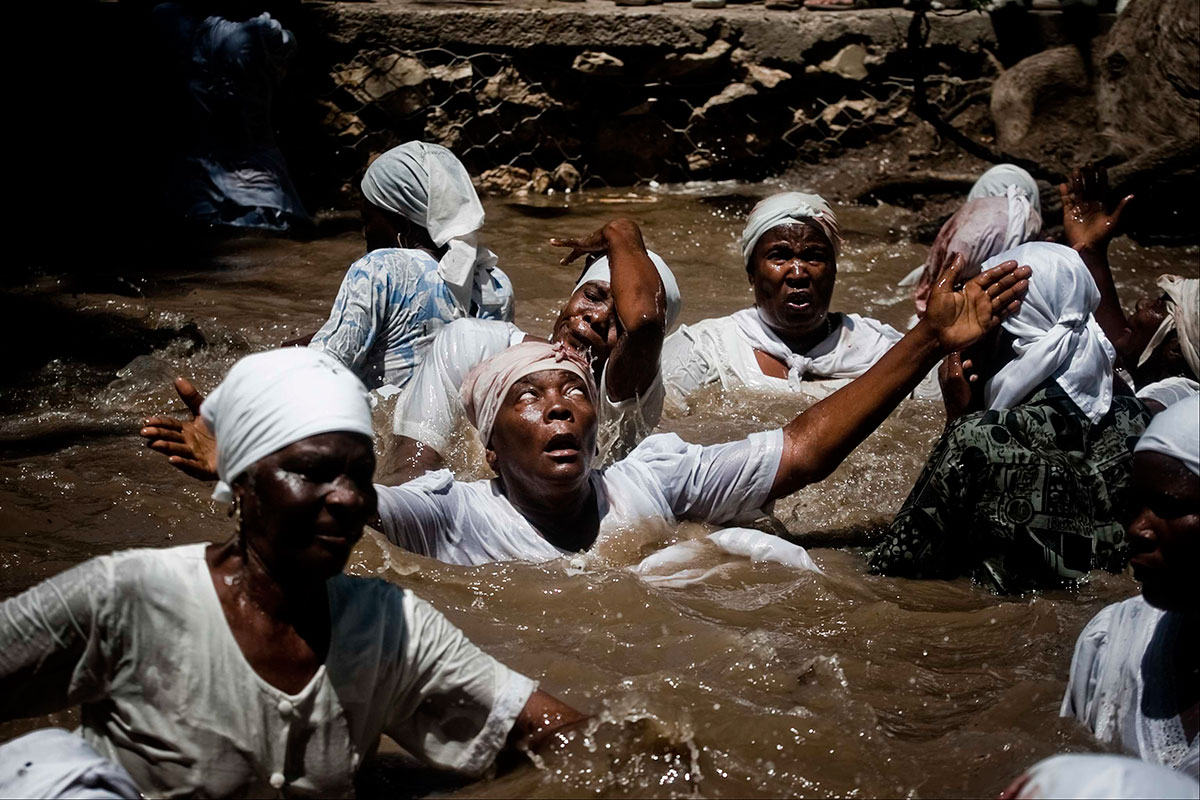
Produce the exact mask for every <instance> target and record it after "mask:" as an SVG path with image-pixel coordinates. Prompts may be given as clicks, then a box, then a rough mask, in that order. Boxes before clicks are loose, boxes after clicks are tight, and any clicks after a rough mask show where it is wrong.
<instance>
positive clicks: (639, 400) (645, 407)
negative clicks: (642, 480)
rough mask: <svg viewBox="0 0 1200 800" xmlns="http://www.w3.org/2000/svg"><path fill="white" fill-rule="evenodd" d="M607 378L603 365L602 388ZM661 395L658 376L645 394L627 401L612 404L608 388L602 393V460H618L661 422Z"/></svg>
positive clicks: (663, 394)
mask: <svg viewBox="0 0 1200 800" xmlns="http://www.w3.org/2000/svg"><path fill="white" fill-rule="evenodd" d="M609 363H611V362H609ZM607 378H608V364H605V365H604V370H603V372H602V373H601V375H600V385H601V386H602V387H607V386H608V380H607ZM664 396H665V393H664V391H663V380H662V374H661V373H659V374H657V375H655V376H654V381H653V382H652V383H651V384H650V386H649V387H647V388H646V391H644V392H642V393H641V394H639V395H635V396H634V397H630V398H629V399H627V400H620V401H614V400H613V399H612V398H610V397H609V396H608V389H607V388H605V389H604V390H603V392H602V393H601V398H600V408H599V414H598V417H599V430H598V432H597V444H598V449H599V451H600V454H601V457H602V458H603V460H604V461H606V462H607V463H612V462H614V461H620V460H621V459H622V458H624V457H625V456H627V455H629V453H630V451H632V450H633V449H634V448H635V447H637V446H638V445H639V444H640V443H641V442H642V440H643V439H645V438H646V437H647V436H649V435H650V432H651V431H653V430H654V429H655V428H656V427H657V426H658V421H659V420H660V419H662V410H663V397H664Z"/></svg>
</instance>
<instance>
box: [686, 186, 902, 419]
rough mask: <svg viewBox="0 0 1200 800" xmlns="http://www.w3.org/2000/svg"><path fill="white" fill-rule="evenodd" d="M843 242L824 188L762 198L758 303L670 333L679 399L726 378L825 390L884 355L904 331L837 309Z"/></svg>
mask: <svg viewBox="0 0 1200 800" xmlns="http://www.w3.org/2000/svg"><path fill="white" fill-rule="evenodd" d="M841 248H842V237H841V229H840V226H839V225H838V221H837V217H836V215H835V214H834V212H833V209H832V208H831V207H830V206H829V204H828V203H827V202H825V200H824V199H823V198H821V197H820V196H818V195H815V194H804V193H802V192H783V193H781V194H777V195H773V196H771V197H768V198H767V199H765V200H763V201H762V202H760V203H759V204H758V205H756V206H755V207H754V209H753V211H751V213H750V217H749V218H748V219H747V221H746V227H745V229H744V230H743V232H742V240H741V253H742V261H743V264H744V266H745V268H746V273H747V276H748V278H749V280H750V285H751V286H752V287H753V289H754V299H755V305H754V307H753V308H748V309H743V310H742V311H738V312H736V313H734V314H732V315H730V316H728V317H718V318H715V319H707V320H703V321H701V322H698V323H696V324H695V325H683V326H680V328H679V330H678V331H676V332H675V333H674V334H672V335H671V336H670V337H668V339H667V342H666V344H665V345H664V347H663V374H664V379H665V380H666V382H667V385H668V386H669V387H670V389H671V391H672V393H673V394H674V395H676V397H677V399H679V400H681V401H682V400H684V399H685V398H686V397H687V395H689V394H691V393H692V392H695V391H696V390H698V389H700V388H702V387H704V386H707V385H710V384H713V383H718V382H719V383H720V384H721V386H722V387H724V388H732V387H735V386H745V387H750V388H754V389H763V390H769V391H782V392H801V393H805V394H810V395H812V396H816V397H820V396H824V395H825V394H828V393H829V392H831V391H834V390H836V389H837V388H839V387H841V386H844V385H845V384H846V382H847V381H849V380H850V379H852V378H855V377H858V376H859V375H862V374H863V373H864V372H866V371H867V370H868V369H869V368H870V367H871V365H872V364H874V363H875V362H876V361H878V360H879V358H880V357H881V356H882V355H883V354H884V353H885V352H887V350H888V348H890V347H891V346H892V345H893V344H895V343H896V342H897V341H899V339H900V333H899V332H898V331H896V330H895V329H893V328H892V327H891V326H889V325H884V324H883V323H880V322H877V321H875V320H873V319H869V318H866V317H861V316H859V315H857V314H839V313H830V312H829V303H830V299H831V297H832V295H833V286H834V279H835V277H836V274H837V257H838V255H839V253H840V252H841Z"/></svg>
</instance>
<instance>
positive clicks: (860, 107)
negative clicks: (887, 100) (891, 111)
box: [820, 97, 879, 131]
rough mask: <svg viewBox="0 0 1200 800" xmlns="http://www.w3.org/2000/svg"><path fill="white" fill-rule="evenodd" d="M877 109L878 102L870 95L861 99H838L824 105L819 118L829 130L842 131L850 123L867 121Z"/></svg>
mask: <svg viewBox="0 0 1200 800" xmlns="http://www.w3.org/2000/svg"><path fill="white" fill-rule="evenodd" d="M878 109H879V103H878V102H877V101H875V100H873V99H871V98H870V97H868V98H865V99H863V100H839V101H838V102H836V103H830V104H829V105H828V106H826V107H825V110H824V111H822V112H821V116H820V119H821V121H823V122H824V123H825V124H826V125H828V126H829V128H830V129H831V130H835V131H843V130H845V129H846V128H848V127H850V125H853V124H856V123H863V122H867V121H869V120H870V119H871V118H872V117H874V116H875V112H876V111H878Z"/></svg>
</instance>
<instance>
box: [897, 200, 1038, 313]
mask: <svg viewBox="0 0 1200 800" xmlns="http://www.w3.org/2000/svg"><path fill="white" fill-rule="evenodd" d="M1041 229H1042V216H1041V215H1040V214H1038V213H1037V212H1035V211H1034V210H1033V209H1032V208H1031V207H1030V205H1029V200H1028V199H1027V198H1026V197H1025V195H1023V194H1019V193H1017V192H1012V193H1010V194H1008V195H1007V196H1001V197H980V198H977V199H975V200H968V201H967V202H966V204H965V205H964V206H963V207H962V208H960V209H959V210H958V211H956V212H954V216H952V217H950V219H948V220H946V223H945V224H944V225H942V228H941V230H939V231H938V235H937V238H936V239H934V240H933V246H932V247H931V248H929V256H928V257H927V258H926V259H925V270H924V271H923V272H922V273H921V278H920V280H919V281H918V283H917V291H916V293H915V300H916V305H917V313H918V314H924V313H925V305H926V303H928V302H929V295H930V293H931V292H932V291H933V285H934V284H935V283H937V281H938V278H939V277H941V274H942V267H943V265H944V263H945V260H946V255H947V254H948V253H961V254H962V256H963V260H964V262H965V263H964V265H963V269H962V272H961V273H959V276H958V277H959V280H964V281H965V280H970V279H971V278H974V277H975V276H976V275H978V274H979V270H980V267H981V266H982V265H983V262H984V261H986V260H987V259H989V258H991V257H992V256H994V255H996V253H1001V252H1004V251H1005V250H1009V249H1011V248H1013V247H1016V246H1017V245H1019V244H1024V243H1025V242H1028V241H1029V240H1030V239H1032V238H1033V237H1034V236H1036V235H1037V233H1038V231H1040V230H1041Z"/></svg>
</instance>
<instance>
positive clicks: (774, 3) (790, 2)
mask: <svg viewBox="0 0 1200 800" xmlns="http://www.w3.org/2000/svg"><path fill="white" fill-rule="evenodd" d="M766 6H767V8H769V9H771V10H773V11H795V10H797V9H798V8H800V3H798V2H797V0H767V2H766Z"/></svg>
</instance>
